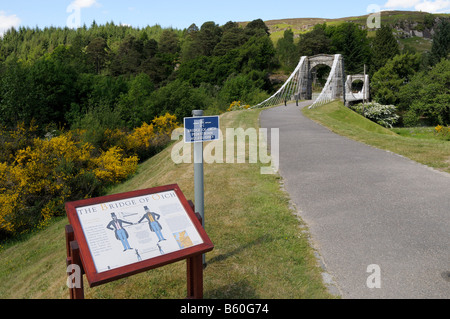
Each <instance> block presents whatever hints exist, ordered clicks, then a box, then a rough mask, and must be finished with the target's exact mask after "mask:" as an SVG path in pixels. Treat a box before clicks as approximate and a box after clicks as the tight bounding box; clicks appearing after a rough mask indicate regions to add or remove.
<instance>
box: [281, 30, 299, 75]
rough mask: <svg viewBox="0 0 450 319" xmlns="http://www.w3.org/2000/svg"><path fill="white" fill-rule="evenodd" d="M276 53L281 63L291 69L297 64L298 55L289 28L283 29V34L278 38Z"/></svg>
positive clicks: (292, 33) (292, 34)
mask: <svg viewBox="0 0 450 319" xmlns="http://www.w3.org/2000/svg"><path fill="white" fill-rule="evenodd" d="M277 53H278V56H279V59H280V62H281V64H282V65H283V66H285V67H286V68H287V69H288V70H291V71H292V70H293V69H294V68H295V66H296V65H297V63H298V58H299V57H298V53H297V47H296V45H295V44H294V32H292V30H291V29H288V30H286V31H284V36H283V37H282V38H281V39H279V40H278V42H277Z"/></svg>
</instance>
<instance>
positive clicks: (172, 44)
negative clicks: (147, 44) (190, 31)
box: [159, 30, 180, 55]
mask: <svg viewBox="0 0 450 319" xmlns="http://www.w3.org/2000/svg"><path fill="white" fill-rule="evenodd" d="M179 51H180V41H179V39H178V35H177V34H176V33H175V32H174V31H173V30H164V31H163V33H162V34H161V38H160V40H159V52H161V53H163V54H172V55H176V54H177V53H178V52H179Z"/></svg>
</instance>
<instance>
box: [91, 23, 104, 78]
mask: <svg viewBox="0 0 450 319" xmlns="http://www.w3.org/2000/svg"><path fill="white" fill-rule="evenodd" d="M94 24H95V21H94V22H93V25H94ZM108 50H109V48H108V45H107V44H106V41H105V39H104V38H101V37H98V38H95V39H93V40H92V41H91V42H90V43H89V45H88V46H87V47H86V54H87V56H88V61H89V62H90V63H91V65H92V66H93V68H94V70H95V73H97V74H100V71H101V69H102V68H103V66H104V65H105V63H106V60H107V57H108Z"/></svg>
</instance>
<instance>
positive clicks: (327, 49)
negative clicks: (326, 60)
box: [298, 24, 331, 56]
mask: <svg viewBox="0 0 450 319" xmlns="http://www.w3.org/2000/svg"><path fill="white" fill-rule="evenodd" d="M325 28H326V24H323V25H316V26H315V27H314V29H313V30H312V31H310V32H307V33H305V34H302V35H300V41H299V42H298V52H299V56H313V55H317V54H330V53H331V40H330V38H329V37H328V36H327V35H326V34H325Z"/></svg>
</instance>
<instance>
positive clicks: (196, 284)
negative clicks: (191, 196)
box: [186, 201, 203, 299]
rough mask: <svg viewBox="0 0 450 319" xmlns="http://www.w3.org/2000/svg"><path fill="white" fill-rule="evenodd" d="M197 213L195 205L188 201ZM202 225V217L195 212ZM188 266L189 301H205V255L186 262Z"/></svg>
mask: <svg viewBox="0 0 450 319" xmlns="http://www.w3.org/2000/svg"><path fill="white" fill-rule="evenodd" d="M188 203H189V205H190V206H191V208H192V210H193V211H194V212H195V205H194V203H193V202H192V201H188ZM195 215H196V216H197V218H198V220H199V222H200V224H202V216H201V215H200V214H199V213H197V212H195ZM186 265H187V295H188V296H187V299H203V255H197V256H194V257H191V258H188V259H187V260H186Z"/></svg>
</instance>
